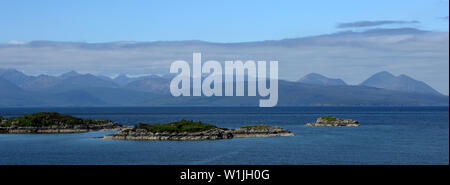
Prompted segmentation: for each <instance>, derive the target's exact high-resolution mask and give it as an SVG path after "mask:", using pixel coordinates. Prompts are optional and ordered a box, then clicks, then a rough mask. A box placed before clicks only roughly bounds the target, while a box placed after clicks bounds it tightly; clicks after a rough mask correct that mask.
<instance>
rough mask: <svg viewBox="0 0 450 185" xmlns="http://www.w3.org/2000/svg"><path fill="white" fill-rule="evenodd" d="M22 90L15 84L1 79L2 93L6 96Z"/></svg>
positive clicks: (0, 90) (0, 87) (0, 91)
mask: <svg viewBox="0 0 450 185" xmlns="http://www.w3.org/2000/svg"><path fill="white" fill-rule="evenodd" d="M20 90H21V89H20V88H19V87H18V86H17V85H15V84H13V83H12V82H10V81H9V80H6V79H4V78H2V77H0V93H4V94H6V93H8V92H11V93H14V92H17V91H20Z"/></svg>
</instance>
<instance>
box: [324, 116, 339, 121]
mask: <svg viewBox="0 0 450 185" xmlns="http://www.w3.org/2000/svg"><path fill="white" fill-rule="evenodd" d="M320 119H324V120H327V121H336V120H337V119H336V117H334V116H324V117H321V118H320Z"/></svg>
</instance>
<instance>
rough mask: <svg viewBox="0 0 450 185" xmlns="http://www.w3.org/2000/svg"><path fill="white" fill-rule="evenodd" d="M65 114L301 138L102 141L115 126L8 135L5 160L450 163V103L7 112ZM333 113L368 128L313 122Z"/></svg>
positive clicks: (13, 111)
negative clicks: (264, 130) (281, 132)
mask: <svg viewBox="0 0 450 185" xmlns="http://www.w3.org/2000/svg"><path fill="white" fill-rule="evenodd" d="M49 111H52V112H59V113H64V114H70V115H73V116H77V117H82V118H91V119H110V120H113V121H116V122H118V123H121V124H124V125H134V124H137V123H140V122H146V123H165V122H169V121H177V120H180V119H189V120H199V121H202V122H207V123H212V124H215V125H217V126H220V127H226V128H237V127H241V126H243V125H252V124H270V125H277V126H281V127H283V128H285V129H288V130H291V131H293V132H294V133H295V134H296V136H294V137H272V138H234V139H231V140H216V141H125V140H105V139H97V138H96V137H100V136H103V135H106V134H110V133H113V131H106V132H89V133H77V134H0V164H139V165H145V164H188V165H189V164H194V165H195V164H288V165H302V164H318V165H319V164H336V165H337V164H344V165H346V164H446V165H448V164H449V109H448V107H277V108H254V107H253V108H251V107H227V108H211V107H190V108H181V107H164V108H161V107H160V108H0V115H1V116H4V117H12V116H19V115H24V114H31V113H35V112H49ZM326 115H333V116H337V117H340V118H351V119H356V120H358V121H360V123H361V126H360V127H306V126H304V124H305V123H307V122H313V121H315V120H316V118H318V117H321V116H326Z"/></svg>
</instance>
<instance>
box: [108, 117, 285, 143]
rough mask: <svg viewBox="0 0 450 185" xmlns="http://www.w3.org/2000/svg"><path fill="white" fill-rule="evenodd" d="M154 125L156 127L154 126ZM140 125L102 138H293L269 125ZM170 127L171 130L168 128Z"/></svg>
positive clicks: (185, 122)
mask: <svg viewBox="0 0 450 185" xmlns="http://www.w3.org/2000/svg"><path fill="white" fill-rule="evenodd" d="M154 125H156V126H154ZM154 125H148V124H140V125H138V126H136V127H135V128H129V129H123V130H122V131H120V132H118V133H115V134H111V135H107V136H104V137H103V138H104V139H122V140H177V141H183V140H217V139H232V138H235V137H236V138H239V137H274V136H294V133H292V132H290V131H288V130H284V129H282V128H280V127H276V126H269V125H256V126H246V127H242V128H238V129H232V130H229V129H226V128H218V127H216V126H214V125H209V124H203V123H199V122H192V121H186V120H182V121H181V122H173V123H167V124H162V125H159V124H154ZM170 127H172V128H170Z"/></svg>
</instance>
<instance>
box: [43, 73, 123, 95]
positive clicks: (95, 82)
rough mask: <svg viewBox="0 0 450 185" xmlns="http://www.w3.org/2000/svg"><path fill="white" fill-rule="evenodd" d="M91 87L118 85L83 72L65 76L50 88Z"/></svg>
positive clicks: (72, 88)
mask: <svg viewBox="0 0 450 185" xmlns="http://www.w3.org/2000/svg"><path fill="white" fill-rule="evenodd" d="M73 74H74V73H73ZM92 87H105V88H114V87H118V85H117V84H115V83H114V82H112V81H108V80H103V79H101V78H99V77H96V76H94V75H92V74H83V75H73V76H66V77H64V78H63V80H62V81H61V82H60V83H58V84H57V85H55V86H53V87H52V89H55V90H57V91H59V92H61V91H65V90H83V89H87V88H92Z"/></svg>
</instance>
